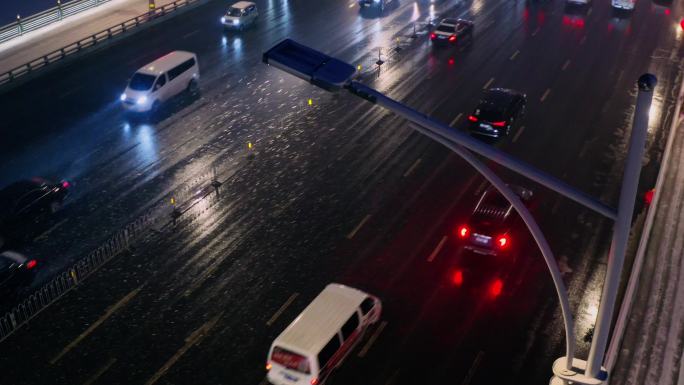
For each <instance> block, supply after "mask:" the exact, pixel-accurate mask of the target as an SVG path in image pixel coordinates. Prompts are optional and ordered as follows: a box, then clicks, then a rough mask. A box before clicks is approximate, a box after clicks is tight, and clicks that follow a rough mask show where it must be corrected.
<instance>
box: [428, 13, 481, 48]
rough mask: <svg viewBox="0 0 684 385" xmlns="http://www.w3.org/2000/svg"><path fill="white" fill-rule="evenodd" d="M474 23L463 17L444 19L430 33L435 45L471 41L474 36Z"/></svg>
mask: <svg viewBox="0 0 684 385" xmlns="http://www.w3.org/2000/svg"><path fill="white" fill-rule="evenodd" d="M473 29H474V24H473V22H472V21H468V20H463V19H444V20H442V21H441V22H440V23H439V25H437V28H435V30H434V31H433V32H432V33H431V34H430V40H431V41H432V44H434V45H456V44H459V43H460V42H461V41H463V42H466V43H470V42H471V41H472V38H473Z"/></svg>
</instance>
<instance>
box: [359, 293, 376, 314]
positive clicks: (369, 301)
mask: <svg viewBox="0 0 684 385" xmlns="http://www.w3.org/2000/svg"><path fill="white" fill-rule="evenodd" d="M373 306H375V301H373V298H371V297H368V298H366V299H364V300H363V302H361V313H363V315H366V314H368V312H369V311H371V309H373Z"/></svg>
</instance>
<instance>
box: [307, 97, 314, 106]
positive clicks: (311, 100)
mask: <svg viewBox="0 0 684 385" xmlns="http://www.w3.org/2000/svg"><path fill="white" fill-rule="evenodd" d="M308 103H309V105H310V106H312V105H313V99H311V98H309V102H308Z"/></svg>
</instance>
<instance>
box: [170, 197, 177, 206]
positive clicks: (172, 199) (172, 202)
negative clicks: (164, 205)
mask: <svg viewBox="0 0 684 385" xmlns="http://www.w3.org/2000/svg"><path fill="white" fill-rule="evenodd" d="M171 204H172V205H174V206H175V205H176V199H175V198H173V197H171Z"/></svg>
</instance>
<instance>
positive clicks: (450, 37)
mask: <svg viewBox="0 0 684 385" xmlns="http://www.w3.org/2000/svg"><path fill="white" fill-rule="evenodd" d="M449 41H450V42H452V43H453V42H455V41H456V35H451V36H449Z"/></svg>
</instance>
